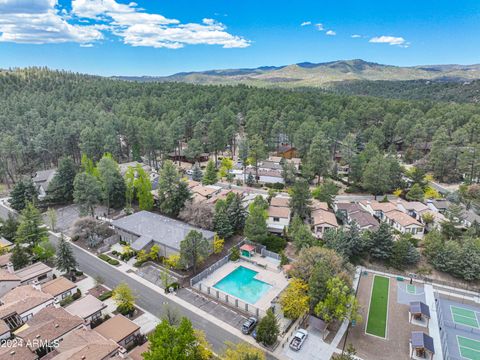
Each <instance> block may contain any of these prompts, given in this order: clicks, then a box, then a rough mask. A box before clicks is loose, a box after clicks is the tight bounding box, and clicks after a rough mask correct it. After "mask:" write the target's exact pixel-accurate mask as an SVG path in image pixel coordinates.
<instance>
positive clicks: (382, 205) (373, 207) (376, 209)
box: [359, 200, 397, 221]
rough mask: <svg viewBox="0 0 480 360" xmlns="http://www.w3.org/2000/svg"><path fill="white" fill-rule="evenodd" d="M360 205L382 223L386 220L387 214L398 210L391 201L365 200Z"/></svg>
mask: <svg viewBox="0 0 480 360" xmlns="http://www.w3.org/2000/svg"><path fill="white" fill-rule="evenodd" d="M359 204H360V206H361V207H363V208H364V209H365V210H366V211H368V212H369V213H370V214H372V215H373V216H375V217H376V218H378V219H380V220H382V221H383V220H384V218H385V214H386V213H387V212H389V211H393V210H397V206H396V205H395V204H393V203H391V202H390V201H387V202H379V201H377V200H365V201H360V203H359Z"/></svg>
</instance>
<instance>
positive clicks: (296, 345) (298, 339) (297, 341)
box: [290, 329, 308, 351]
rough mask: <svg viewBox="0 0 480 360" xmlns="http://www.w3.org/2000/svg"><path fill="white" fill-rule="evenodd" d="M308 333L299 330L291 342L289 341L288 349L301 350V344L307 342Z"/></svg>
mask: <svg viewBox="0 0 480 360" xmlns="http://www.w3.org/2000/svg"><path fill="white" fill-rule="evenodd" d="M307 336H308V332H307V330H305V329H299V330H297V332H296V333H295V336H294V337H293V339H292V341H290V349H292V350H295V351H298V350H300V349H301V348H302V345H303V343H304V342H305V340H307Z"/></svg>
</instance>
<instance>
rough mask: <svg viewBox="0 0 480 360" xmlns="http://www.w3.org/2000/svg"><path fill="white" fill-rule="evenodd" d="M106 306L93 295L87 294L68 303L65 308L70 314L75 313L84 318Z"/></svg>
mask: <svg viewBox="0 0 480 360" xmlns="http://www.w3.org/2000/svg"><path fill="white" fill-rule="evenodd" d="M106 307H107V305H106V304H104V303H103V302H102V301H100V300H98V299H97V298H96V297H95V296H93V295H90V294H89V295H86V296H85V297H83V298H81V299H78V300H77V301H75V302H73V303H72V304H70V305H68V306H67V307H66V308H65V310H67V311H68V312H69V313H70V314H72V315H77V316H80V317H81V318H82V319H86V318H87V317H89V316H91V315H93V314H95V313H96V312H97V311H100V310H103V309H105V308H106Z"/></svg>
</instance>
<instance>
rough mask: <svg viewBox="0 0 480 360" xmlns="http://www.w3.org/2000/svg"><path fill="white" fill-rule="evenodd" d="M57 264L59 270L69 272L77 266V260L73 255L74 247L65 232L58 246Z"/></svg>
mask: <svg viewBox="0 0 480 360" xmlns="http://www.w3.org/2000/svg"><path fill="white" fill-rule="evenodd" d="M55 264H56V266H57V268H58V270H60V271H64V272H65V273H67V274H71V273H72V272H73V271H74V270H75V269H76V267H77V260H76V259H75V256H74V255H73V251H72V247H71V246H70V244H69V243H68V242H67V241H66V240H65V238H64V237H63V234H62V237H61V238H60V241H59V243H58V246H57V260H56V263H55Z"/></svg>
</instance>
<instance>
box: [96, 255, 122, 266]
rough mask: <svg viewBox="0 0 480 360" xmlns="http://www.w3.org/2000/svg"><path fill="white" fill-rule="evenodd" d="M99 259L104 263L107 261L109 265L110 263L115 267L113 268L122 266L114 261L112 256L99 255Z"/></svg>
mask: <svg viewBox="0 0 480 360" xmlns="http://www.w3.org/2000/svg"><path fill="white" fill-rule="evenodd" d="M98 257H99V258H100V259H102V260H103V261H106V262H107V263H109V264H110V265H113V266H117V265H119V264H120V262H119V261H118V260H117V259H112V258H111V257H110V256H108V255H105V254H100V255H98Z"/></svg>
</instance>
